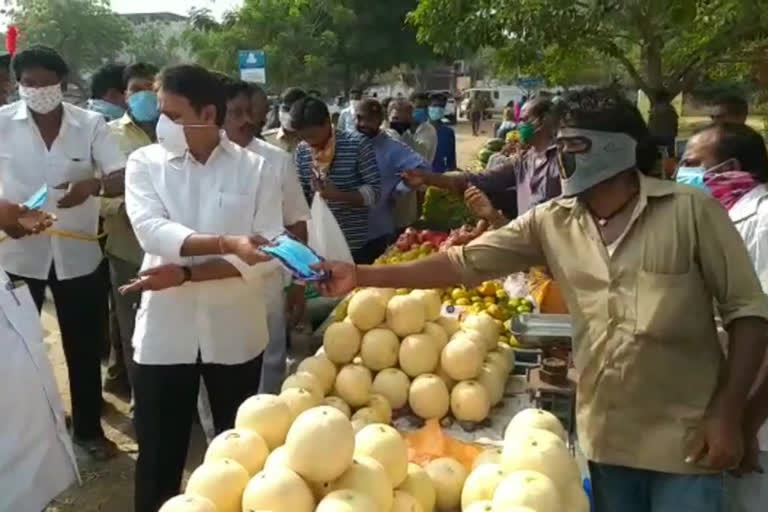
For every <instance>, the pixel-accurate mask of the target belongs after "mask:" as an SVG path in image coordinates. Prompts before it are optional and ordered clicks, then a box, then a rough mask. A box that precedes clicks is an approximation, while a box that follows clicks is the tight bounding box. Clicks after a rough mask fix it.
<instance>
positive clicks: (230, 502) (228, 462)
mask: <svg viewBox="0 0 768 512" xmlns="http://www.w3.org/2000/svg"><path fill="white" fill-rule="evenodd" d="M249 478H250V475H248V471H246V470H245V468H244V467H243V466H241V465H240V464H238V463H237V462H235V461H233V460H232V459H212V460H209V461H208V462H205V463H203V464H202V465H200V466H198V467H197V469H195V470H194V471H193V472H192V474H191V475H190V476H189V480H188V481H187V488H186V490H185V491H184V493H185V494H190V495H193V496H202V497H203V498H208V499H209V500H211V502H212V503H213V504H214V505H216V510H218V512H240V504H241V500H242V498H243V490H244V489H245V486H246V485H248V479H249Z"/></svg>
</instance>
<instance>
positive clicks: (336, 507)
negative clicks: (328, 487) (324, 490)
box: [315, 489, 381, 512]
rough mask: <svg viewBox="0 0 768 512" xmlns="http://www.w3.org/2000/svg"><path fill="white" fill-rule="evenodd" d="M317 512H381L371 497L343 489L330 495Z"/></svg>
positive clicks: (318, 506)
mask: <svg viewBox="0 0 768 512" xmlns="http://www.w3.org/2000/svg"><path fill="white" fill-rule="evenodd" d="M315 512H381V510H380V509H379V506H378V505H377V504H376V502H375V501H374V500H373V499H372V498H371V497H370V496H367V495H365V494H363V493H361V492H359V491H353V490H350V489H342V490H340V491H333V492H332V493H330V494H328V495H327V496H326V497H325V498H323V499H322V501H321V502H320V503H319V504H318V505H317V509H315Z"/></svg>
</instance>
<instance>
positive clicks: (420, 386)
mask: <svg viewBox="0 0 768 512" xmlns="http://www.w3.org/2000/svg"><path fill="white" fill-rule="evenodd" d="M450 400H451V399H450V395H449V393H448V388H447V387H446V386H445V382H443V379H441V378H440V377H438V376H437V375H433V374H431V373H425V374H424V375H419V376H418V377H416V378H415V379H414V380H413V382H412V383H411V389H410V392H409V393H408V404H409V405H410V406H411V410H412V411H413V413H414V414H415V415H416V416H418V417H420V418H423V419H425V420H427V419H440V418H442V417H443V416H445V415H446V414H448V409H449V408H450Z"/></svg>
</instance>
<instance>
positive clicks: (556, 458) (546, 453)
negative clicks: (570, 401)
mask: <svg viewBox="0 0 768 512" xmlns="http://www.w3.org/2000/svg"><path fill="white" fill-rule="evenodd" d="M501 465H502V467H503V468H504V471H506V472H507V473H512V472H514V471H522V470H531V471H538V472H539V473H541V474H543V475H546V476H548V477H549V478H550V479H551V480H552V481H553V482H555V485H556V486H557V488H558V489H567V488H569V487H570V486H571V485H578V484H579V483H580V482H581V474H580V472H579V467H578V465H577V464H576V461H575V460H574V458H573V457H572V456H571V453H570V452H569V451H568V449H567V448H566V447H565V445H564V444H563V443H562V441H560V440H559V439H557V440H556V439H554V438H553V436H548V435H547V436H542V435H539V434H538V433H537V432H536V431H534V430H533V429H532V430H529V431H528V432H527V433H526V434H525V435H524V436H519V437H515V438H514V439H512V440H507V441H506V442H505V443H504V450H503V451H502V454H501Z"/></svg>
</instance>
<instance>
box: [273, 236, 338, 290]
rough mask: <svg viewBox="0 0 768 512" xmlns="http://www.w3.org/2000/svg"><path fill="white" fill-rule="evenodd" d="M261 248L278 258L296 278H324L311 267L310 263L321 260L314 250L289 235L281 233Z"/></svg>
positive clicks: (318, 279)
mask: <svg viewBox="0 0 768 512" xmlns="http://www.w3.org/2000/svg"><path fill="white" fill-rule="evenodd" d="M261 250H262V251H264V252H266V253H267V254H271V255H272V256H274V257H275V258H277V259H278V260H280V262H281V263H282V264H283V266H284V267H285V268H286V269H288V271H289V272H291V274H293V276H294V277H295V278H296V279H301V280H302V281H320V280H322V279H325V278H326V275H325V274H324V273H322V272H318V271H316V270H314V269H313V268H312V265H316V264H318V263H320V262H322V261H323V260H322V259H321V258H320V257H319V256H318V255H317V254H315V251H313V250H312V249H310V248H309V247H308V246H306V245H304V244H303V243H301V242H299V241H298V240H296V239H295V238H293V237H292V236H290V235H287V234H283V235H280V236H278V237H276V238H275V239H273V240H272V244H271V245H269V246H265V247H262V248H261Z"/></svg>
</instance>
